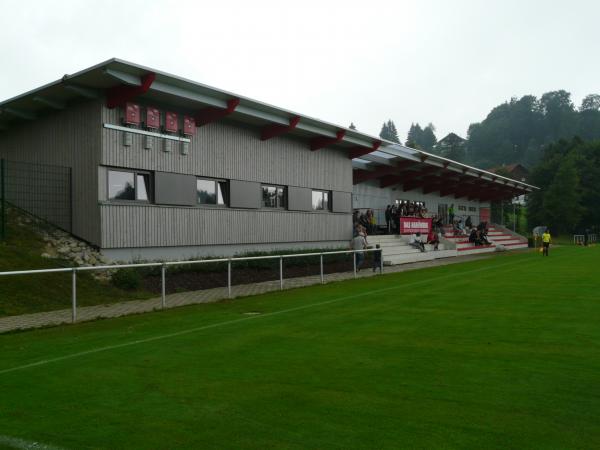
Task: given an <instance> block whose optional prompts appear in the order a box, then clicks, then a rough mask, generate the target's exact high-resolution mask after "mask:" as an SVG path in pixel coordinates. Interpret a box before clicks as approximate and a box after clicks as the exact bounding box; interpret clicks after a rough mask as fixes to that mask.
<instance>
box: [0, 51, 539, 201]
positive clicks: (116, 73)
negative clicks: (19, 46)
mask: <svg viewBox="0 0 600 450" xmlns="http://www.w3.org/2000/svg"><path fill="white" fill-rule="evenodd" d="M100 98H102V99H107V106H109V107H114V106H115V105H117V104H118V103H119V102H122V101H127V100H131V99H135V100H139V99H143V101H144V102H148V103H151V102H156V103H157V104H166V105H174V106H177V107H178V108H181V109H184V110H187V111H189V112H190V113H192V114H195V117H197V118H198V117H200V118H203V119H204V120H203V121H200V122H199V123H198V124H197V125H199V126H200V125H202V124H203V123H209V122H210V121H214V120H219V119H221V118H223V117H225V116H226V117H227V118H230V119H233V120H236V121H241V122H245V123H248V124H251V125H254V126H258V127H261V139H263V140H266V139H271V138H273V137H276V136H279V135H281V134H289V135H296V136H298V137H302V138H305V139H306V140H307V147H309V148H311V149H312V150H314V151H323V150H321V149H323V148H335V149H338V150H341V151H345V152H346V153H347V155H348V157H349V158H351V159H352V160H353V161H352V164H353V167H354V168H355V180H356V182H362V181H365V179H380V178H383V177H384V176H386V177H388V178H386V184H388V183H391V182H392V180H399V181H398V183H399V184H402V181H403V180H404V181H406V185H405V186H404V188H407V187H412V186H417V187H421V188H425V190H428V191H431V190H432V189H435V188H437V187H438V185H439V186H440V188H442V187H444V186H446V187H448V189H449V186H453V185H454V184H456V195H458V194H460V193H462V192H463V191H464V189H461V186H460V185H461V183H462V184H465V183H466V185H467V186H470V185H472V186H473V187H476V188H478V190H479V193H477V194H476V195H479V198H490V199H491V198H494V199H495V198H497V197H508V196H511V197H512V196H514V195H518V194H520V193H527V192H531V191H532V190H534V189H537V188H536V187H535V186H531V185H528V184H526V183H523V182H519V181H516V180H512V179H510V178H506V177H502V176H499V175H496V174H494V173H491V172H487V171H485V170H481V169H477V168H475V167H471V166H467V165H464V164H461V163H459V162H457V161H452V160H449V159H446V158H443V157H441V156H438V155H434V154H431V153H427V152H423V151H421V150H415V149H412V148H409V147H406V146H403V145H401V144H397V143H394V142H390V141H386V140H383V139H381V138H379V137H377V136H372V135H369V134H366V133H361V132H359V131H357V130H353V129H350V128H345V127H341V126H339V125H336V124H332V123H329V122H325V121H322V120H319V119H315V118H312V117H309V116H305V115H302V114H298V113H296V112H293V111H289V110H286V109H283V108H278V107H275V106H272V105H269V104H267V103H263V102H259V101H256V100H253V99H250V98H247V97H243V96H240V95H237V94H234V93H231V92H228V91H224V90H221V89H217V88H214V87H211V86H207V85H205V84H201V83H197V82H195V81H191V80H188V79H186V78H182V77H177V76H174V75H170V74H168V73H165V72H161V71H158V70H155V69H151V68H148V67H144V66H141V65H138V64H133V63H130V62H127V61H123V60H120V59H116V58H113V59H110V60H108V61H105V62H103V63H100V64H98V65H96V66H93V67H90V68H88V69H85V70H82V71H80V72H77V73H75V74H73V75H65V76H64V77H62V78H61V79H60V80H57V81H55V82H52V83H49V84H46V85H44V86H42V87H40V88H37V89H34V90H32V91H29V92H26V93H24V94H21V95H19V96H17V97H13V98H11V99H8V100H6V101H3V102H1V103H0V131H1V130H5V129H10V127H11V126H12V125H13V123H15V122H22V121H31V120H35V119H36V118H37V117H39V116H41V115H43V114H46V113H47V112H49V111H52V110H58V109H64V108H66V107H68V105H69V104H70V103H72V102H76V101H80V100H82V99H83V100H85V99H100ZM233 104H235V106H234V107H232V105H233ZM382 167H384V168H386V169H385V170H381V168H382ZM431 168H434V169H435V170H432V169H431ZM378 170H379V171H380V172H381V175H379V176H377V175H374V174H371V175H370V176H368V177H365V173H364V172H373V171H374V172H377V171H378ZM357 171H358V174H359V175H358V176H357ZM361 171H362V172H361ZM390 171H391V172H390ZM414 172H419V173H421V172H423V173H422V174H420V175H418V176H417V175H415V173H414ZM377 173H379V172H377ZM360 174H362V175H360ZM390 176H395V177H396V178H393V179H392V178H390ZM432 176H433V177H438V178H437V179H432V178H431V177H432ZM407 177H409V178H407ZM409 179H410V183H408V180H409ZM444 180H446V181H444ZM457 180H462V181H461V182H458V181H457ZM417 187H415V189H416V188H417ZM446 190H447V189H446ZM443 192H446V191H443Z"/></svg>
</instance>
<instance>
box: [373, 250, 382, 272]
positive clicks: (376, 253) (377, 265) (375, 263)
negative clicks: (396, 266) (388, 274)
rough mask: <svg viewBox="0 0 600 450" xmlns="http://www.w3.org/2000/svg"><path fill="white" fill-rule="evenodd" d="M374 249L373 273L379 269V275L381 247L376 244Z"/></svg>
mask: <svg viewBox="0 0 600 450" xmlns="http://www.w3.org/2000/svg"><path fill="white" fill-rule="evenodd" d="M375 248H376V250H375V251H374V252H373V272H377V269H379V273H381V256H382V255H381V247H380V246H379V244H377V245H375Z"/></svg>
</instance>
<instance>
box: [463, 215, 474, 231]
mask: <svg viewBox="0 0 600 450" xmlns="http://www.w3.org/2000/svg"><path fill="white" fill-rule="evenodd" d="M465 226H466V227H467V228H468V229H469V230H470V229H471V228H473V222H472V221H471V216H467V220H465Z"/></svg>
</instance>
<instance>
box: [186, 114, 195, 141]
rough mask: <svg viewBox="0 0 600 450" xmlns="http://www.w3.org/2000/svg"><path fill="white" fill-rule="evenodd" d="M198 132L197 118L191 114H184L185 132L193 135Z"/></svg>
mask: <svg viewBox="0 0 600 450" xmlns="http://www.w3.org/2000/svg"><path fill="white" fill-rule="evenodd" d="M195 132H196V120H195V119H194V118H193V117H191V116H183V134H185V135H187V136H191V135H193V134H194V133H195Z"/></svg>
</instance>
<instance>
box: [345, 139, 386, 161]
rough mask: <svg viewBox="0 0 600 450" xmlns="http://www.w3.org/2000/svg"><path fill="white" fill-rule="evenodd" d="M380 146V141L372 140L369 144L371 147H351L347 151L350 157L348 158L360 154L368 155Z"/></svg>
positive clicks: (356, 156)
mask: <svg viewBox="0 0 600 450" xmlns="http://www.w3.org/2000/svg"><path fill="white" fill-rule="evenodd" d="M380 146H381V141H373V145H372V146H371V148H369V147H362V146H359V147H354V148H351V149H350V152H349V153H348V158H350V159H354V158H360V157H361V156H364V155H368V154H369V153H373V152H374V151H376V150H377V149H378V148H379V147H380Z"/></svg>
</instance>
